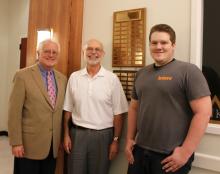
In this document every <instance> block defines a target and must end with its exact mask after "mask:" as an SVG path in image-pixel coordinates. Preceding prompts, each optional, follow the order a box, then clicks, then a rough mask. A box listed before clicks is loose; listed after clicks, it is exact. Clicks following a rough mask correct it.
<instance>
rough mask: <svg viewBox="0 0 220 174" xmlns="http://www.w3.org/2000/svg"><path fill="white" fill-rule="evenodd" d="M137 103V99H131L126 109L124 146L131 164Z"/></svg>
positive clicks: (132, 160)
mask: <svg viewBox="0 0 220 174" xmlns="http://www.w3.org/2000/svg"><path fill="white" fill-rule="evenodd" d="M138 106H139V103H138V101H137V100H134V99H131V102H130V106H129V110H128V127H127V142H126V147H125V154H126V157H127V160H128V162H129V163H130V164H133V162H134V157H133V154H132V150H133V146H134V145H135V141H134V139H135V135H136V130H137V111H138Z"/></svg>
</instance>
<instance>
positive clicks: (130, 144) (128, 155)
mask: <svg viewBox="0 0 220 174" xmlns="http://www.w3.org/2000/svg"><path fill="white" fill-rule="evenodd" d="M134 145H135V141H134V140H131V139H129V140H127V143H126V146H125V155H126V158H127V160H128V162H129V164H133V163H134V156H133V154H132V151H133V149H134Z"/></svg>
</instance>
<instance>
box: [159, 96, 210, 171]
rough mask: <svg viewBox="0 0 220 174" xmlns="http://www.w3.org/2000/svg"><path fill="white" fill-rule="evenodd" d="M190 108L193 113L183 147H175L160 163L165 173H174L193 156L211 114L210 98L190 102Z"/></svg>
mask: <svg viewBox="0 0 220 174" xmlns="http://www.w3.org/2000/svg"><path fill="white" fill-rule="evenodd" d="M190 106H191V108H192V111H193V113H194V116H193V118H192V121H191V124H190V127H189V130H188V133H187V136H186V138H185V140H184V142H183V145H182V146H180V147H176V148H175V149H174V151H173V153H172V155H170V156H169V157H167V158H165V159H164V160H163V161H162V164H163V165H164V166H163V169H165V170H166V172H169V171H172V172H175V171H176V170H178V169H179V168H181V167H182V166H183V165H184V164H185V163H186V162H187V160H188V159H189V157H190V156H191V155H192V154H193V152H194V151H195V149H196V147H197V146H198V144H199V142H200V140H201V138H202V136H203V134H204V132H205V130H206V127H207V125H208V122H209V119H210V116H211V114H212V103H211V98H210V96H206V97H202V98H199V99H195V100H192V101H191V102H190Z"/></svg>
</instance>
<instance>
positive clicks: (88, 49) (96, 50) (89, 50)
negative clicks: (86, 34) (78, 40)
mask: <svg viewBox="0 0 220 174" xmlns="http://www.w3.org/2000/svg"><path fill="white" fill-rule="evenodd" d="M86 51H88V52H93V51H95V52H99V53H100V52H102V49H101V48H92V47H87V48H86Z"/></svg>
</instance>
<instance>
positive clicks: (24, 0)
mask: <svg viewBox="0 0 220 174" xmlns="http://www.w3.org/2000/svg"><path fill="white" fill-rule="evenodd" d="M28 14H29V0H16V1H14V0H0V22H1V27H0V37H1V40H0V60H1V64H0V69H1V74H0V81H1V83H0V89H1V90H0V96H1V97H0V120H1V121H0V131H2V130H7V110H8V98H9V93H10V90H11V84H12V79H13V76H14V73H15V72H16V70H18V69H19V64H20V51H19V44H20V39H21V38H22V37H27V31H28Z"/></svg>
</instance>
